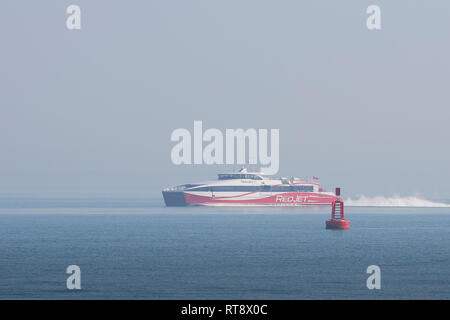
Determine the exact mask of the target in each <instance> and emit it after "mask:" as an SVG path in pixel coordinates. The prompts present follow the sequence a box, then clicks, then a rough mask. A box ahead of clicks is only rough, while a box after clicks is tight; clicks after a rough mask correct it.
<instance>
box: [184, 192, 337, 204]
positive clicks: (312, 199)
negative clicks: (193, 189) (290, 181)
mask: <svg viewBox="0 0 450 320" xmlns="http://www.w3.org/2000/svg"><path fill="white" fill-rule="evenodd" d="M184 198H185V201H186V205H206V206H248V205H250V206H303V205H330V204H332V203H333V201H334V200H336V199H337V197H336V196H335V195H331V194H330V195H324V194H321V193H300V192H294V193H279V194H264V193H260V194H257V195H255V194H243V195H234V196H229V195H227V196H220V195H218V196H206V195H198V194H192V193H189V192H185V193H184Z"/></svg>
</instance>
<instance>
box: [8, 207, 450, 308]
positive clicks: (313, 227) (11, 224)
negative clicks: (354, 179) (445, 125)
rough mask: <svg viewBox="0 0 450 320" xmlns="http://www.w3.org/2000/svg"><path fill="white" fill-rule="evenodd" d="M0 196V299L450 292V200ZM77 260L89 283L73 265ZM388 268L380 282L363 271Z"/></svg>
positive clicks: (438, 295) (440, 295)
mask: <svg viewBox="0 0 450 320" xmlns="http://www.w3.org/2000/svg"><path fill="white" fill-rule="evenodd" d="M329 215H330V213H329V209H324V208H321V209H315V208H212V207H188V208H166V207H164V205H163V203H162V201H161V200H160V199H153V200H152V199H150V200H143V199H0V298H1V299H99V298H100V299H450V208H379V207H346V218H347V219H349V220H350V221H351V228H350V230H346V231H331V230H325V220H327V219H328V218H329ZM72 264H74V265H78V266H80V268H81V287H82V289H81V290H68V289H67V288H66V279H67V277H68V276H69V275H68V274H66V268H67V266H69V265H72ZM369 265H378V266H379V267H380V268H381V290H368V289H367V287H366V279H367V277H368V276H369V275H368V274H367V273H366V269H367V267H368V266H369Z"/></svg>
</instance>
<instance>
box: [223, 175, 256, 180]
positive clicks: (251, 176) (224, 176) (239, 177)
mask: <svg viewBox="0 0 450 320" xmlns="http://www.w3.org/2000/svg"><path fill="white" fill-rule="evenodd" d="M231 179H250V180H262V178H261V177H260V176H258V175H256V174H245V173H236V174H219V180H231Z"/></svg>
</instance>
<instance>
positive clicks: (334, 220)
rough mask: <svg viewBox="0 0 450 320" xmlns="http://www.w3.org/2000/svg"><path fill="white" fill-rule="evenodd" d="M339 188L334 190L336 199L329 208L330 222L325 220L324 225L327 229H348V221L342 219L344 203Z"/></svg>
mask: <svg viewBox="0 0 450 320" xmlns="http://www.w3.org/2000/svg"><path fill="white" fill-rule="evenodd" d="M340 195H341V188H336V196H337V197H338V198H337V199H336V200H335V201H334V202H333V204H332V206H331V220H327V221H326V223H325V225H326V228H327V229H342V230H344V229H349V228H350V221H348V220H345V219H344V202H343V201H342V199H341V197H340Z"/></svg>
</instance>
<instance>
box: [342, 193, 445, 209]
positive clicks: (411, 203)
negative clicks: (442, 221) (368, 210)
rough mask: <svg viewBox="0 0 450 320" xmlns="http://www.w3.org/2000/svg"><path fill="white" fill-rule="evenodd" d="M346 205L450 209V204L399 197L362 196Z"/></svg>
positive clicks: (348, 201)
mask: <svg viewBox="0 0 450 320" xmlns="http://www.w3.org/2000/svg"><path fill="white" fill-rule="evenodd" d="M344 203H345V205H347V206H358V207H444V208H448V207H450V205H449V204H445V203H439V202H433V201H429V200H425V199H421V198H419V197H412V196H411V197H400V196H397V195H394V196H393V197H383V196H376V197H366V196H360V197H359V198H358V199H351V198H348V199H347V200H345V202H344Z"/></svg>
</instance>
